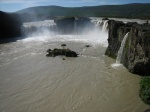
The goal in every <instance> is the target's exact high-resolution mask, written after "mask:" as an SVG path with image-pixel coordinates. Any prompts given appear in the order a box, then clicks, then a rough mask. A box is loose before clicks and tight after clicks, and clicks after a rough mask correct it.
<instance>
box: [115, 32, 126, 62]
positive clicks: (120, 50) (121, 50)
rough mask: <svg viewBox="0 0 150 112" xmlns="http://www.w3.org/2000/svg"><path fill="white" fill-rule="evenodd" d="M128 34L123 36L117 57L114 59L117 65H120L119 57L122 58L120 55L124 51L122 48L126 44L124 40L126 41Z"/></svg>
mask: <svg viewBox="0 0 150 112" xmlns="http://www.w3.org/2000/svg"><path fill="white" fill-rule="evenodd" d="M128 34H129V32H128V33H126V35H125V36H124V38H123V40H122V42H121V46H120V48H119V51H118V55H117V59H116V63H117V64H120V62H121V57H122V53H123V49H124V46H125V43H126V40H127V37H128Z"/></svg>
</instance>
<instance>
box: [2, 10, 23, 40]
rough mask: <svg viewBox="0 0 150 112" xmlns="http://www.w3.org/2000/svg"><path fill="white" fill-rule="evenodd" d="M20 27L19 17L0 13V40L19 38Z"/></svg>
mask: <svg viewBox="0 0 150 112" xmlns="http://www.w3.org/2000/svg"><path fill="white" fill-rule="evenodd" d="M21 25H22V22H21V21H20V20H19V15H17V14H10V13H4V12H2V11H0V38H3V39H4V38H13V37H19V36H21Z"/></svg>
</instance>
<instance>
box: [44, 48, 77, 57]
mask: <svg viewBox="0 0 150 112" xmlns="http://www.w3.org/2000/svg"><path fill="white" fill-rule="evenodd" d="M47 53H48V54H47V55H46V56H48V57H55V56H58V55H64V56H66V57H77V56H78V54H77V53H76V52H74V51H71V50H70V49H57V48H55V49H53V50H51V49H48V50H47Z"/></svg>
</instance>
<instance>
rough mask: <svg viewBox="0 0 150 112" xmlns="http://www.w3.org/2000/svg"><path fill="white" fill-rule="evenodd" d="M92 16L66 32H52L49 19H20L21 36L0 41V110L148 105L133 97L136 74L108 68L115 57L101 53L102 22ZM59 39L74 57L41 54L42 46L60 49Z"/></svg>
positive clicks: (105, 111)
mask: <svg viewBox="0 0 150 112" xmlns="http://www.w3.org/2000/svg"><path fill="white" fill-rule="evenodd" d="M91 21H92V22H93V23H95V28H94V29H91V30H88V31H84V32H83V33H82V34H69V35H67V34H65V35H62V34H59V33H58V32H57V31H54V29H56V24H55V23H54V22H53V21H51V20H47V21H40V22H32V23H24V26H23V27H24V28H25V29H23V31H24V32H25V34H26V38H25V39H22V40H18V41H17V42H13V43H7V44H1V45H0V71H1V73H0V112H142V111H144V110H145V109H147V108H148V106H147V105H146V104H144V103H143V102H142V101H141V99H140V98H139V96H138V93H139V81H140V76H137V75H133V74H131V73H129V72H128V71H127V70H126V69H125V68H118V69H114V68H113V67H111V64H112V63H115V60H114V59H111V58H109V57H107V56H105V55H104V52H105V50H106V47H107V38H108V34H107V31H102V28H106V27H99V25H100V23H101V22H102V20H101V19H99V18H96V19H92V20H91ZM106 25H107V24H106ZM37 27H38V28H37ZM34 28H35V29H34ZM88 29H89V28H88ZM61 44H66V45H67V46H66V48H69V49H71V50H73V51H75V52H77V53H78V54H79V57H77V58H69V57H64V56H58V57H55V58H53V57H46V51H47V49H53V48H62V47H61ZM85 45H91V47H89V48H87V47H85ZM63 58H65V60H63Z"/></svg>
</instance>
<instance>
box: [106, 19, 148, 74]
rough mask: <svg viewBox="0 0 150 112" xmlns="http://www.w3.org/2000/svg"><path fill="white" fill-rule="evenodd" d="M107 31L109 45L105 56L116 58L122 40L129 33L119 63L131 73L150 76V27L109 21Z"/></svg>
mask: <svg viewBox="0 0 150 112" xmlns="http://www.w3.org/2000/svg"><path fill="white" fill-rule="evenodd" d="M108 29H109V37H108V43H109V45H108V48H107V50H106V52H105V54H106V55H108V56H109V57H112V58H116V57H117V53H118V50H119V48H120V45H121V42H122V39H123V38H124V36H125V34H126V33H127V32H129V34H128V38H127V40H126V43H125V47H124V49H123V55H122V57H121V63H122V64H123V65H124V66H125V67H126V68H127V69H128V70H129V71H130V72H132V73H135V74H140V75H150V74H149V73H150V25H148V24H143V25H139V24H137V23H127V24H125V23H123V22H121V21H114V20H110V21H109V22H108Z"/></svg>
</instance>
